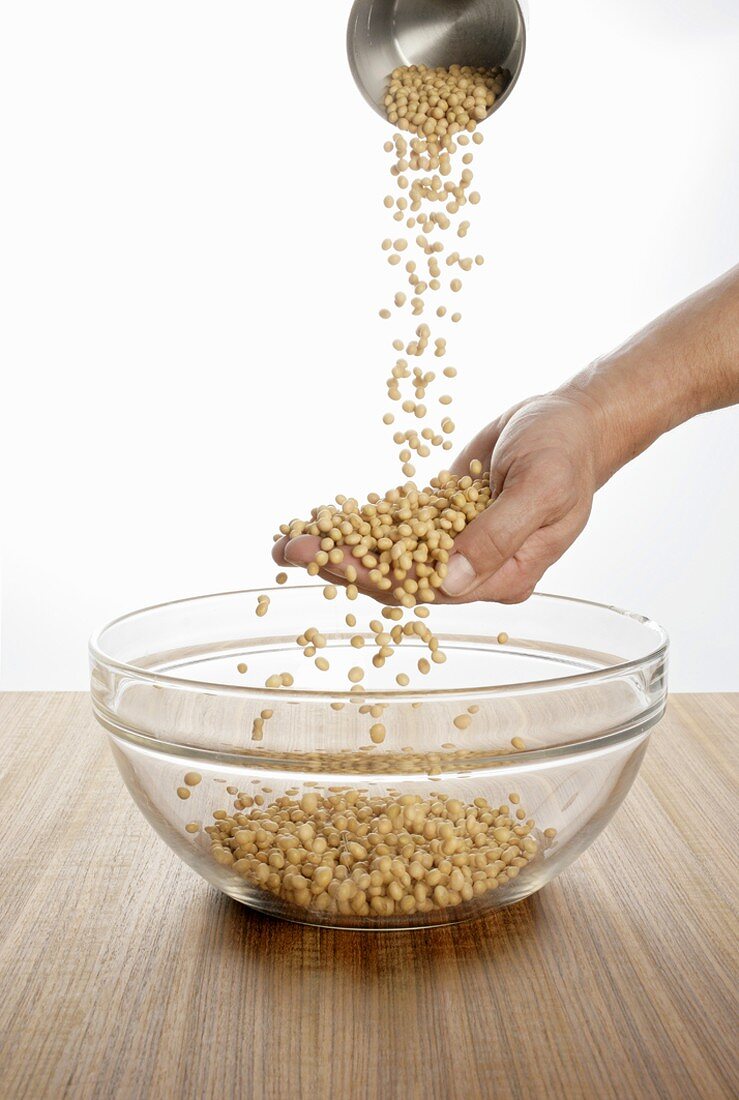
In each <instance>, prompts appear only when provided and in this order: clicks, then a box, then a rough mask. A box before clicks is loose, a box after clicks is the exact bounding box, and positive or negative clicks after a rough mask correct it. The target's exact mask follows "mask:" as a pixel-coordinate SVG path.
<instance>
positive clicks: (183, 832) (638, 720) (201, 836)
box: [90, 584, 667, 929]
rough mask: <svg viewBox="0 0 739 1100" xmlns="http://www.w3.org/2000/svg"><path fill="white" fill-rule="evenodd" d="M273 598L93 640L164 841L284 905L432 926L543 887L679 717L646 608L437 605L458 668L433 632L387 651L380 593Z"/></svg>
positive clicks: (118, 743)
mask: <svg viewBox="0 0 739 1100" xmlns="http://www.w3.org/2000/svg"><path fill="white" fill-rule="evenodd" d="M262 591H263V593H264V594H266V595H268V596H269V598H270V603H269V606H268V609H267V612H266V614H260V615H257V614H255V612H256V609H257V607H258V606H259V605H258V599H257V597H258V596H259V595H260V594H262V593H260V591H259V590H256V589H255V590H254V591H245V592H228V593H221V594H217V595H210V596H201V597H197V598H194V599H188V600H180V601H177V602H174V603H168V604H162V605H161V606H158V607H150V608H146V609H144V610H141V611H135V612H133V613H131V614H129V615H125V616H123V617H122V618H120V619H116V620H115V621H114V622H112V623H110V624H108V625H107V626H105V627H104V628H103V629H102V630H101V631H100V632H99V633H98V634H96V635H95V636H94V637H93V639H92V640H91V643H90V660H91V669H92V673H91V694H92V703H93V708H94V711H95V716H96V718H97V720H98V721H99V722H100V724H101V725H102V726H103V727H104V728H105V730H106V731H107V733H108V737H109V740H110V745H111V748H112V750H113V754H114V756H115V759H116V763H117V764H118V767H119V769H120V771H121V774H122V776H123V779H124V780H125V782H126V785H127V787H128V789H129V791H130V792H131V795H132V797H133V799H134V801H135V802H136V804H137V806H138V807H139V809H140V810H141V812H142V813H143V814H144V816H145V817H146V818H147V819H148V821H149V822H150V823H151V824H152V825H153V827H154V828H155V829H156V831H157V832H158V833H159V834H160V836H161V837H163V838H164V840H165V841H166V842H167V844H169V845H170V846H171V847H172V848H173V849H174V850H175V852H177V854H178V855H179V856H181V857H182V859H184V860H185V862H186V863H188V864H189V865H190V866H191V867H192V868H194V869H195V870H196V871H197V872H198V873H199V874H200V875H202V876H203V877H204V878H205V879H206V880H207V881H208V882H210V883H212V885H214V886H216V887H218V889H219V890H223V891H224V892H225V893H226V894H228V895H229V896H230V897H232V898H235V899H236V900H238V901H241V902H243V903H244V904H246V905H249V906H251V907H252V908H254V909H259V910H261V911H263V912H265V913H269V914H272V915H273V916H278V917H283V918H286V919H288V920H294V921H300V922H303V923H308V924H321V925H329V926H332V927H341V928H363V929H368V928H371V929H387V928H418V927H422V926H428V925H436V924H449V923H455V922H458V921H463V920H468V919H470V918H472V917H477V916H479V915H480V914H483V913H485V912H486V911H488V910H490V909H495V908H498V907H501V906H504V905H510V904H511V903H513V902H516V901H519V900H520V899H521V898H524V897H527V896H528V895H529V894H532V893H533V892H534V891H536V890H539V889H541V887H542V886H544V885H545V884H546V883H547V882H548V881H549V880H550V879H552V878H553V877H554V876H555V875H556V874H558V873H559V872H560V871H561V870H563V868H565V867H567V866H568V864H570V863H571V862H572V861H573V860H574V859H576V858H577V856H578V855H579V854H580V852H582V851H583V850H584V849H585V848H587V846H588V845H589V844H591V843H592V841H593V840H594V838H595V837H596V836H597V835H598V833H599V832H600V831H601V829H602V828H603V827H604V826H605V825H606V823H607V822H608V820H609V819H610V817H611V816H612V815H613V813H614V811H615V810H616V808H617V807H618V806H619V805H620V803H621V802H622V800H623V798H624V796H625V795H626V792H627V791H628V789H629V787H630V786H631V784H632V782H633V780H634V777H635V775H636V773H637V770H638V768H639V765H640V763H641V760H642V757H643V755H644V752H645V750H646V747H647V741H648V738H649V733H650V731H651V729H652V727H653V726H654V724H655V723H656V722H657V721H658V720H659V719H660V717H661V716H662V714H663V712H664V708H665V702H666V658H667V638H666V635H665V633H664V631H663V630H662V629H661V627H659V626H658V625H657V624H656V623H654V622H651V621H650V620H649V619H646V618H644V617H642V616H641V615H634V614H631V613H629V612H625V611H620V610H619V609H617V608H614V607H606V606H603V605H600V604H595V603H588V602H586V601H583V600H574V599H569V598H565V597H561V596H548V595H539V594H537V595H534V596H532V597H531V599H529V600H527V601H526V603H523V604H517V605H513V606H502V605H498V604H486V603H470V604H461V605H446V606H437V607H433V608H432V609H431V615H430V617H429V619H428V620H425V622H427V624H429V625H430V626H431V627H432V628H433V631H434V633H435V635H436V636H437V637H438V639H439V642H440V647H441V649H442V651H443V653H444V654H445V656H446V661H445V662H444V663H439V664H432V665H431V668H430V671H429V672H428V673H427V674H425V675H424V674H422V673H421V672H420V671H419V668H418V661H419V659H420V658H422V657H424V655H425V656H427V657H428V656H430V653H429V650H428V648H427V646H426V644H425V643H424V641H423V639H422V638H421V637H419V636H417V635H413V636H410V637H404V639H403V642H402V644H401V645H400V646H399V647H398V648H397V650H395V652H394V653H393V656H392V657H391V658H389V659H388V660H387V661H386V663H385V666H384V668H375V667H374V666H373V664H372V660H371V658H372V655H373V654H377V647H376V642H375V637H374V634H373V632H372V631H371V630H370V629H369V628H368V625H367V624H368V623H369V620H371V619H381V610H380V606H379V605H378V604H376V603H375V602H374V601H372V600H369V599H368V598H366V597H362V596H360V597H359V599H357V600H355V601H349V600H348V598H347V597H346V595H345V593H344V591H343V590H339V594H338V596H337V598H335V599H333V600H330V601H329V600H327V599H325V598H324V594H323V585H313V584H309V585H301V586H297V587H289V588H276V589H265V590H262ZM347 614H349V615H352V614H353V615H355V616H356V619H357V626H356V627H355V628H353V627H350V626H348V625H347V623H346V616H347ZM405 617H406V619H407V620H409V621H414V619H415V616H414V614H413V613H412V612H407V613H406V616H405ZM350 621H351V619H350ZM381 621H382V622H383V623H385V620H384V619H381ZM415 621H416V622H419V621H422V620H418V619H415ZM393 625H395V624H394V622H393V621H392V620H387V626H388V627H391V626H393ZM311 626H313V627H317V628H318V629H319V630H320V631H321V633H322V635H323V637H322V638H319V642H323V641H324V640H325V645H323V646H322V647H321V648H320V649H319V650H318V651H317V653H316V654H315V655H309V656H307V657H306V656H305V655H304V653H303V650H302V648H300V647H299V646H298V645H296V637H298V636H299V635H301V634H304V632H305V631H306V630H308V629H309V627H311ZM355 635H361V636H362V638H363V640H364V642H365V643H366V644H365V645H364V646H363V647H362V648H355V646H356V645H357V644H358V642H357V641H355V643H354V644H352V643H351V641H350V639H351V638H352V637H353V636H355ZM319 656H323V657H325V658H326V659H327V661H328V663H329V668H328V669H327V670H325V671H321V670H320V669H319V668H317V667H316V664H315V660H316V657H319ZM322 663H323V662H322ZM244 666H246V668H247V670H246V671H243V670H244ZM357 666H360V667H362V668H364V669H366V673H365V676H364V679H363V680H362V682H361V684H360V685H357V686H356V687H355V688H354V690H352V691H350V690H348V688H350V687H351V686H352V685H351V684H350V682H349V680H348V678H347V674H348V671H349V669H351V668H353V667H357ZM399 673H404V674H405V675H406V676H407V677H408V681H409V682H408V684H407V686H405V687H399V686H397V684H396V681H395V677H396V676H397V675H398V674H399ZM275 675H277V676H278V677H283V679H282V680H281V681H280V682H281V683H284V684H285V685H289V686H280V687H276V688H275V687H266V686H265V684H266V682H267V681H268V680H270V678H271V677H273V676H275ZM401 679H403V677H401ZM291 681H292V682H291ZM270 682H271V683H273V682H274V681H273V680H270ZM357 688H358V689H359V690H357Z"/></svg>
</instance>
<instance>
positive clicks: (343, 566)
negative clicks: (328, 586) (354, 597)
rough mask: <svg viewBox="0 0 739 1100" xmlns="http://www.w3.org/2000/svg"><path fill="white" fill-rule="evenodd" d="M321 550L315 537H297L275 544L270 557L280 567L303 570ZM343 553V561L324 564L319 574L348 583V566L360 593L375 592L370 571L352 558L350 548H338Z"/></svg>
mask: <svg viewBox="0 0 739 1100" xmlns="http://www.w3.org/2000/svg"><path fill="white" fill-rule="evenodd" d="M320 549H321V540H320V538H319V537H318V536H317V535H297V536H296V537H295V538H294V539H289V538H287V537H285V538H284V539H280V541H279V542H276V543H275V545H274V547H273V548H272V556H273V557H274V559H275V561H277V562H279V563H280V564H281V565H291V566H302V568H303V569H305V567H306V566H308V565H310V563H311V562H312V561H315V558H316V554H317V553H318V552H319V550H320ZM340 549H343V551H344V560H343V561H340V562H331V563H328V562H327V563H326V565H324V566H321V568H320V570H319V574H320V576H321V577H323V578H324V579H328V580H329V581H338V582H339V583H340V584H348V583H350V582H349V581H348V579H347V576H346V573H347V569H348V567H349V566H354V570H355V572H356V578H355V580H354V581H353V582H351V583H354V584H356V585H357V587H359V588H361V589H362V591H367V592H371V593H373V594H374V593H376V592H377V586H376V585H375V584H373V582H372V581H371V580H370V576H369V574H370V570H369V569H368V568H367V567H366V566H364V565H362V562H361V561H360V560H359V558H355V557H352V554H351V547H340Z"/></svg>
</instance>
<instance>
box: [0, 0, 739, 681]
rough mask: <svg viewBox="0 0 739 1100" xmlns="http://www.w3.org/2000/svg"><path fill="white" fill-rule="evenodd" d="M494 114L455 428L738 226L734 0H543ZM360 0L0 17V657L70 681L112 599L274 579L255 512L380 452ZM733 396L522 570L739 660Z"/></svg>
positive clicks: (730, 664) (291, 501) (686, 283)
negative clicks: (354, 72) (358, 42)
mask: <svg viewBox="0 0 739 1100" xmlns="http://www.w3.org/2000/svg"><path fill="white" fill-rule="evenodd" d="M532 7H533V11H532V24H531V29H530V47H529V53H528V57H527V60H526V65H525V70H524V74H523V76H522V79H521V81H520V83H519V85H518V87H517V88H516V90H515V92H514V93H513V95H512V98H511V99H510V101H509V102H508V103H507V104H506V105H505V106H504V107H503V108H502V109H501V111H500V112H499V113H498V114H496V115H495V116H494V118H493V119H492V120H491V121H490V122H488V123H486V124H485V136H486V142H485V144H484V145H483V147H482V152H481V155H480V156H478V157H477V161H476V169H477V179H476V183H477V185H478V186H479V189H480V191H481V192H482V195H483V202H482V203H481V205H480V206H478V207H477V208H473V214H472V216H473V219H474V223H473V230H472V231H471V233H470V237H469V238H468V241H470V242H471V244H472V247H473V249H474V250H478V249H479V250H481V251H483V252H484V253H485V255H486V257H487V265H486V266H485V267H484V268H482V269H481V270H479V271H476V272H475V273H474V278H473V277H472V276H471V277H470V278H469V279H468V281H467V283H468V286H467V287H466V288H465V290H466V293H465V294H464V307H463V308H464V312H465V314H466V316H465V321H464V322H463V324H462V325H460V326H459V327H458V328H455V329H454V331H453V340H451V339H450V349H452V348H453V351H454V356H455V360H454V361H455V363H456V365H457V366H458V367H459V370H460V378H459V388H458V390H457V393H458V395H459V396H458V399H457V400H456V403H455V419H456V422H457V425H458V429H459V432H458V435H457V439H458V440H460V441H461V440H463V439H464V438H465V436H467V435H469V434H470V433H472V432H473V431H474V430H476V429H477V428H478V427H480V426H481V424H482V423H483V422H484V421H486V420H488V419H490V418H492V417H493V416H494V415H495V414H497V413H498V412H500V411H501V410H503V409H505V408H506V407H507V406H508V405H510V404H511V403H513V402H514V401H516V400H518V399H520V398H522V397H524V396H526V395H527V394H529V393H532V392H540V391H542V390H546V389H548V388H551V387H553V386H555V385H557V384H558V383H559V382H560V381H561V380H562V379H563V378H564V377H566V376H568V375H569V374H572V373H573V372H574V371H576V370H577V369H579V368H580V367H581V366H583V365H584V364H585V363H587V362H588V361H589V360H590V359H591V358H592V357H594V356H595V355H597V354H600V353H602V352H604V351H606V350H608V348H609V347H611V346H612V345H614V344H615V343H618V342H620V341H621V340H622V339H623V338H624V337H625V336H627V335H628V334H629V333H630V332H632V331H633V330H635V329H637V328H639V327H640V326H641V325H642V324H644V323H645V322H646V321H648V320H649V319H650V318H651V317H652V316H654V315H655V314H657V313H659V312H660V311H661V310H663V309H665V308H666V307H668V306H669V305H671V304H672V303H673V302H674V301H676V300H677V299H679V298H681V297H683V296H685V295H686V294H688V293H689V292H691V291H692V290H693V289H695V288H697V287H698V286H700V285H701V284H703V283H705V282H707V281H709V280H710V279H712V278H714V277H715V276H716V275H718V274H719V273H720V272H721V271H722V270H724V269H726V268H728V267H729V266H731V265H732V264H733V263H734V262H736V260H737V259H738V258H739V248H738V247H737V245H738V243H739V223H738V215H737V196H738V195H739V158H737V140H736V139H737V132H739V95H738V94H737V92H738V88H737V81H736V75H735V74H736V59H737V56H738V55H739V17H738V15H737V12H738V10H739V9H737V5H736V2H735V0H680V2H679V3H675V2H674V0H556V2H554V0H547V2H539V3H537V2H536V0H534V3H533V5H532ZM347 14H348V3H347V0H314V2H312V3H311V2H308V0H299V2H298V0H283V2H281V3H280V4H261V5H256V4H253V3H244V2H243V0H241V2H239V3H235V2H233V0H220V2H219V3H217V4H214V3H205V2H201V3H190V2H187V0H177V2H176V3H175V2H166V0H129V2H128V3H126V4H123V3H115V4H114V3H101V2H100V0H87V2H83V0H67V2H65V3H58V2H51V0H46V2H41V0H23V2H22V3H12V4H6V5H4V8H3V15H2V17H1V23H0V103H2V108H1V110H2V118H1V120H0V127H1V130H0V150H1V152H0V156H1V157H2V158H3V160H4V167H3V169H2V172H0V188H1V189H2V191H3V197H2V213H1V215H0V216H1V217H2V241H1V249H0V252H1V254H2V259H0V264H1V265H2V281H3V285H2V288H1V289H2V303H3V314H4V319H3V323H2V335H1V336H0V340H2V348H1V349H0V350H1V351H2V360H1V361H0V366H1V367H2V371H3V387H2V451H3V453H2V479H3V485H2V491H3V507H2V524H3V559H2V567H3V574H2V680H1V684H2V687H4V688H9V689H10V688H12V689H26V688H45V689H51V688H82V687H84V686H85V685H86V653H85V646H86V639H87V636H88V634H89V633H90V631H91V630H92V629H93V628H94V627H95V626H97V625H99V624H100V623H101V622H102V621H104V620H106V619H107V618H109V617H112V616H113V615H116V614H118V613H120V612H123V611H125V610H128V609H131V608H133V607H136V606H140V605H143V604H146V603H150V602H158V601H160V600H165V599H168V598H171V597H177V596H182V595H191V594H195V593H198V592H205V591H217V590H221V589H228V588H238V587H251V586H254V585H257V586H260V585H263V584H265V583H267V582H269V581H270V580H271V578H272V577H273V575H274V570H273V568H272V566H271V564H270V561H269V558H268V554H269V546H270V543H271V535H272V533H273V530H274V529H275V525H276V524H277V523H278V522H279V521H281V520H283V519H286V518H289V517H291V516H293V515H297V514H301V513H303V512H304V511H305V509H306V507H307V506H309V505H310V504H313V503H318V502H319V501H322V500H324V499H328V498H330V497H331V496H333V494H334V493H335V492H339V491H343V492H346V493H351V494H354V495H359V494H364V493H366V492H368V491H370V490H372V489H385V488H387V487H388V485H390V484H394V483H395V482H396V480H397V478H398V472H397V466H396V463H395V459H394V457H393V456H392V448H391V447H390V446H389V445H388V441H387V438H386V435H387V432H386V430H385V429H383V426H382V425H381V423H380V417H381V414H382V412H383V411H384V410H385V408H386V399H385V396H384V379H385V377H386V375H387V373H388V366H389V364H390V358H389V353H388V344H387V340H388V328H387V326H385V327H383V323H382V322H381V321H380V320H379V319H378V317H377V309H378V308H379V306H380V305H383V304H385V303H386V302H387V300H388V298H389V297H390V295H391V292H392V291H393V290H394V289H395V282H396V279H395V278H394V277H393V275H392V273H391V269H390V268H388V267H387V265H386V264H385V262H384V260H383V258H382V254H381V252H380V250H379V247H378V246H379V242H380V240H381V238H382V237H384V236H386V235H388V232H390V231H391V227H393V226H394V224H395V223H393V222H392V221H389V215H388V213H387V211H385V210H384V208H383V207H382V203H381V197H382V195H383V194H384V193H385V192H386V190H387V186H388V181H387V177H386V172H387V158H386V157H385V156H384V155H383V154H382V152H381V144H382V142H383V141H384V140H385V139H386V138H387V137H388V136H389V133H390V132H389V130H388V128H387V125H386V124H385V123H383V122H382V121H381V120H380V119H379V117H377V116H375V115H373V113H372V112H371V111H370V110H369V109H368V108H367V106H366V105H365V103H364V102H363V100H362V99H361V98H360V97H359V94H358V93H357V92H356V91H355V88H354V86H353V83H352V81H351V77H350V74H349V71H348V68H347V64H346V60H345V52H344V34H345V25H346V18H347ZM738 435H739V423H738V420H737V412H736V410H733V411H732V410H729V411H725V412H722V413H720V414H716V415H712V416H710V417H706V418H703V419H701V420H699V421H696V422H693V423H691V424H689V425H687V426H685V427H683V428H681V429H679V430H678V431H676V432H674V433H673V434H672V435H671V436H669V437H666V438H664V439H662V440H661V441H660V442H658V443H657V444H656V445H655V446H654V448H652V450H651V451H650V452H649V453H648V454H646V455H644V456H643V457H641V458H640V459H638V460H637V461H635V462H634V463H633V464H632V465H631V466H630V467H629V468H627V469H626V470H624V471H623V472H622V473H621V474H619V475H618V476H617V477H616V479H615V480H614V481H613V482H612V483H611V484H610V485H608V486H607V487H606V488H605V489H604V490H603V491H602V492H601V493H600V494H599V496H598V498H597V501H596V505H595V510H594V514H593V517H592V520H591V523H590V525H589V527H588V529H587V531H586V533H585V534H584V535H583V536H582V537H581V538H580V540H579V541H578V543H577V544H576V545H575V546H574V547H573V549H572V550H571V551H570V552H569V554H568V555H567V556H566V557H565V559H564V560H563V561H562V562H560V563H559V564H558V565H557V566H556V567H555V568H553V569H552V570H551V571H550V573H549V574H548V575H547V577H546V578H545V580H544V582H543V585H542V587H543V588H544V590H549V591H559V592H564V593H567V594H571V595H580V596H584V597H589V598H591V599H598V600H603V601H605V602H609V603H616V604H620V605H622V606H626V607H630V608H632V609H634V610H639V611H643V612H645V613H648V614H650V615H652V616H653V617H655V618H656V619H658V620H659V621H660V622H662V623H663V625H665V626H666V628H667V629H668V631H669V633H670V635H671V638H672V645H673V651H672V686H673V688H674V689H677V690H719V689H724V690H726V689H732V688H733V689H737V688H739V671H738V668H739V661H738V660H737V628H736V622H737V611H738V610H739V606H738V604H739V600H738V598H737V581H736V558H737V538H736V528H737V503H738V500H739V492H738V490H739V460H738V455H737V451H738V448H737V436H738Z"/></svg>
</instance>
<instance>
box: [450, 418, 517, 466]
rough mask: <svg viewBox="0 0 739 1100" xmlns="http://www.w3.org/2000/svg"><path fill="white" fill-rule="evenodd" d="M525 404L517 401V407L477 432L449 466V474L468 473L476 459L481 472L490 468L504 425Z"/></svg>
mask: <svg viewBox="0 0 739 1100" xmlns="http://www.w3.org/2000/svg"><path fill="white" fill-rule="evenodd" d="M525 404H527V402H526V401H519V403H518V404H517V405H514V406H513V408H511V409H509V410H508V412H506V413H503V415H502V416H499V417H498V419H497V420H493V421H491V423H490V424H487V425H486V426H485V427H484V428H483V429H482V431H480V432H478V433H477V435H476V436H475V438H474V439H472V440H471V441H470V442H469V443H468V444H467V446H466V447H465V448H464V450H463V451H461V452H460V454H459V455H458V456H457V457H456V458H455V460H454V462H453V463H452V466H451V473H453V474H457V475H460V474H461V475H462V476H464V474H467V473H469V469H470V462H472V461H473V459H477V461H478V462H481V463H482V468H483V470H488V469H489V468H490V463H491V461H492V457H493V451H494V449H495V445H496V443H497V442H498V439H499V438H500V434H501V432H502V431H503V429H504V428H505V427H506V425H507V424H508V423H509V422H510V421H511V420H512V418H513V417H514V416H515V415H516V413H517V412H518V410H519V409H521V408H523V406H524V405H525Z"/></svg>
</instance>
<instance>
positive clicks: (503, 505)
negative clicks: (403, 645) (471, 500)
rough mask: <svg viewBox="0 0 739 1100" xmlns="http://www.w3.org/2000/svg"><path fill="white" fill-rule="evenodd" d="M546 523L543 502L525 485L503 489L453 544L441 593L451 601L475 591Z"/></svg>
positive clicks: (515, 485) (522, 483)
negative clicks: (449, 597) (451, 598)
mask: <svg viewBox="0 0 739 1100" xmlns="http://www.w3.org/2000/svg"><path fill="white" fill-rule="evenodd" d="M545 519H546V515H545V506H544V503H543V501H542V500H541V499H537V494H535V493H532V492H531V490H530V488H527V487H526V485H525V482H519V483H518V484H514V485H512V486H510V487H509V488H504V489H503V491H502V492H501V494H500V496H499V497H497V498H496V499H495V500H494V501H493V503H492V504H490V505H488V507H487V508H486V509H485V511H484V512H481V513H480V515H479V516H477V517H476V518H475V519H474V520H473V521H472V523H471V524H470V525H469V527H466V528H465V530H464V531H462V533H461V534H460V535H459V536H458V538H456V539H455V540H454V550H453V551H452V553H451V555H450V557H449V563H448V565H447V573H446V576H445V578H444V583H443V584H442V586H441V590H442V592H444V593H445V594H446V595H447V596H451V597H453V598H454V597H457V596H464V595H465V594H466V593H467V592H471V591H472V589H474V588H477V586H478V585H480V584H482V583H483V581H485V580H487V578H488V577H490V576H492V574H493V573H497V571H498V570H499V569H500V568H501V566H502V565H505V563H506V562H507V561H508V560H509V559H510V558H512V557H513V555H514V554H515V553H516V551H518V550H520V548H521V547H522V546H523V544H524V543H525V542H526V539H527V538H528V537H529V536H530V535H533V533H534V532H535V531H538V530H539V528H540V527H541V525H542V523H544V522H545Z"/></svg>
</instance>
